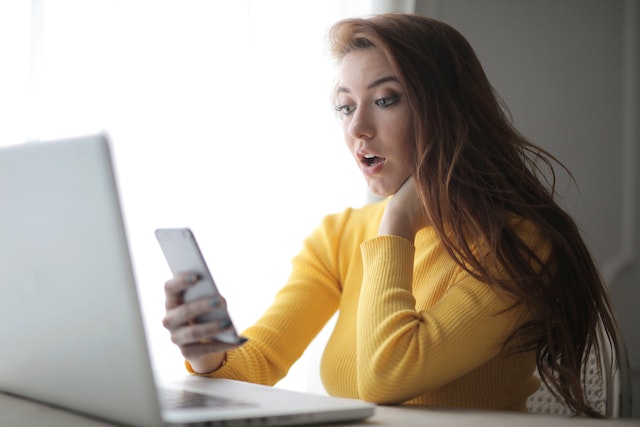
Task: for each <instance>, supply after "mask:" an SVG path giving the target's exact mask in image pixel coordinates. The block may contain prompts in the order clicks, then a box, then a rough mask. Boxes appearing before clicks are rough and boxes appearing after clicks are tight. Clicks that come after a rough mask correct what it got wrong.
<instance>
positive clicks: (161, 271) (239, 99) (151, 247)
mask: <svg viewBox="0 0 640 427" xmlns="http://www.w3.org/2000/svg"><path fill="white" fill-rule="evenodd" d="M368 3H369V2H368V1H364V0H351V1H343V0H330V1H327V0H324V1H321V2H320V1H319V2H306V1H299V0H289V1H273V0H270V1H250V0H244V1H241V0H233V1H227V2H219V1H211V0H184V1H177V0H171V1H167V0H91V1H86V0H56V1H46V0H32V1H31V2H30V3H29V2H26V1H8V2H3V3H2V6H0V32H1V33H0V43H1V44H0V47H1V48H2V50H1V51H0V52H1V53H2V57H3V67H2V77H1V78H0V90H1V94H2V96H0V98H2V100H0V114H1V117H2V122H3V125H2V127H0V141H2V144H7V143H18V142H22V141H25V140H28V139H43V140H47V139H52V138H59V137H64V136H71V135H80V134H85V133H93V132H98V131H101V130H105V131H106V132H107V133H108V134H109V135H110V136H111V139H112V143H113V152H114V157H115V161H116V168H117V173H118V178H119V184H120V190H121V198H122V201H123V207H124V212H125V220H126V223H127V226H128V232H129V238H130V245H131V250H132V256H133V261H134V267H135V271H136V275H137V279H138V287H139V291H140V295H141V299H142V304H143V309H144V314H145V321H146V326H147V329H148V333H149V340H150V347H151V351H152V355H153V359H154V362H155V364H156V367H157V368H159V369H163V370H176V371H179V372H181V371H182V369H183V368H182V366H181V364H182V357H181V356H180V354H179V352H178V350H177V348H175V347H174V346H173V344H171V343H170V341H169V338H168V334H167V333H166V331H165V330H164V329H163V328H162V326H161V323H160V322H161V319H162V316H163V314H164V294H163V289H162V286H163V283H164V281H165V280H166V279H167V278H168V277H169V270H168V268H167V267H166V265H165V263H164V259H163V258H162V254H161V252H160V249H159V247H158V245H157V243H156V241H155V238H154V234H153V231H154V229H155V228H156V227H170V226H189V227H191V228H192V229H193V230H194V231H195V233H196V235H197V237H198V240H199V242H200V245H201V247H202V248H203V250H204V252H205V257H206V258H207V260H208V262H209V265H210V267H211V269H212V270H213V274H214V277H215V278H216V281H217V282H218V284H219V287H220V288H221V290H222V292H223V294H224V295H225V297H226V298H227V300H228V304H229V307H230V310H231V314H232V317H233V318H234V320H235V322H236V323H237V326H238V328H239V329H243V328H245V327H246V326H249V325H250V324H251V323H253V321H255V320H256V318H257V317H258V316H259V315H261V314H262V312H263V311H264V309H265V308H266V307H267V306H268V305H269V304H270V302H271V300H272V298H273V296H274V294H275V292H276V291H277V290H278V289H279V288H280V287H281V286H282V285H283V284H284V282H285V281H286V279H287V277H288V274H289V269H290V259H291V258H292V257H293V256H294V255H295V254H296V253H297V252H298V250H299V249H300V247H301V243H302V240H303V239H304V238H305V237H306V236H307V235H308V234H309V233H310V232H311V231H312V229H313V228H314V227H315V226H316V225H317V224H318V222H319V221H320V219H321V217H322V216H323V215H325V214H327V213H330V212H335V211H340V210H342V209H344V208H345V207H347V206H359V205H362V204H363V203H364V202H365V197H366V191H365V185H364V180H363V179H362V177H361V176H360V174H359V172H358V171H357V169H356V167H355V166H354V165H353V161H352V160H351V158H350V156H349V154H348V152H347V150H346V148H345V146H344V144H343V141H342V135H341V130H340V126H339V124H338V122H337V119H336V118H335V117H334V115H333V112H332V110H331V104H330V99H329V96H330V90H331V88H332V86H333V83H334V76H335V72H336V70H335V68H334V65H333V64H332V63H331V61H330V59H329V58H328V56H327V54H326V50H325V34H326V31H327V29H328V27H329V26H330V25H331V23H333V22H334V21H336V20H337V19H339V18H342V17H346V16H351V15H357V14H365V13H368V12H369V10H368V8H367V7H368V6H367V5H368ZM316 356H317V355H314V356H309V357H314V358H316ZM305 357H307V356H305ZM305 360H306V359H305V358H304V357H303V360H301V361H300V362H299V363H298V364H297V365H296V367H294V370H293V371H292V372H295V371H296V370H298V373H297V374H296V375H290V377H289V378H287V379H286V380H285V381H283V382H282V383H281V385H282V386H284V387H289V388H296V389H311V390H317V387H318V386H317V383H316V384H311V385H310V383H307V378H306V375H307V374H306V372H307V370H308V369H307V364H308V362H305ZM313 363H317V362H316V361H315V359H314V362H313ZM312 372H313V373H312V374H311V375H310V378H312V380H311V382H313V381H316V382H317V380H315V379H313V378H314V377H317V367H314V368H313V369H312Z"/></svg>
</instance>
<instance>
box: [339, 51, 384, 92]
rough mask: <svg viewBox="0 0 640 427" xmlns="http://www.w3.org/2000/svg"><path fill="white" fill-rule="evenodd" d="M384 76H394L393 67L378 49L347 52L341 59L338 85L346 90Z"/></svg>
mask: <svg viewBox="0 0 640 427" xmlns="http://www.w3.org/2000/svg"><path fill="white" fill-rule="evenodd" d="M385 77H396V76H395V72H394V70H393V67H392V66H391V64H390V63H389V61H388V60H387V57H386V56H385V55H384V54H383V53H382V51H381V50H380V49H377V48H368V49H362V50H355V51H352V52H349V53H347V54H346V55H345V57H344V58H343V59H342V64H341V66H340V81H339V86H340V87H341V88H345V89H348V90H355V89H357V88H360V87H367V86H368V85H370V84H371V83H373V82H375V81H377V80H380V79H382V78H385Z"/></svg>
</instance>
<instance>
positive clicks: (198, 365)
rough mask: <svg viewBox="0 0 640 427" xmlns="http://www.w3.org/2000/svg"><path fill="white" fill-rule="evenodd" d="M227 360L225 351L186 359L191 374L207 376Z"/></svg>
mask: <svg viewBox="0 0 640 427" xmlns="http://www.w3.org/2000/svg"><path fill="white" fill-rule="evenodd" d="M226 361H227V353H226V352H221V353H210V354H207V355H206V356H203V357H198V358H194V359H191V360H188V362H189V364H188V367H191V369H189V370H190V371H191V373H192V374H195V375H202V376H207V375H209V374H212V373H213V372H215V371H217V370H218V369H220V368H222V367H223V366H224V364H225V362H226Z"/></svg>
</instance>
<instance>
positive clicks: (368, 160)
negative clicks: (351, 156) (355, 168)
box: [360, 154, 384, 166]
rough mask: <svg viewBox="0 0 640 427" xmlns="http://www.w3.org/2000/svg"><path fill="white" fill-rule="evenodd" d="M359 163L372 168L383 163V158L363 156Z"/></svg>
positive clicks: (369, 155)
mask: <svg viewBox="0 0 640 427" xmlns="http://www.w3.org/2000/svg"><path fill="white" fill-rule="evenodd" d="M360 161H361V162H362V163H364V164H365V165H367V166H374V165H377V164H379V163H382V162H384V158H382V157H378V156H374V155H373V154H365V155H364V156H363V157H362V159H361V160H360Z"/></svg>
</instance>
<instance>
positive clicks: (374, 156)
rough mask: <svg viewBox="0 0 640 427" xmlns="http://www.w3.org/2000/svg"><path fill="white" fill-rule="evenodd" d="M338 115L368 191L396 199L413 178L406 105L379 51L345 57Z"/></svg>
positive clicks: (373, 49) (337, 98)
mask: <svg viewBox="0 0 640 427" xmlns="http://www.w3.org/2000/svg"><path fill="white" fill-rule="evenodd" d="M336 110H338V113H339V114H340V115H341V117H342V129H343V132H344V138H345V141H346V142H347V146H348V148H349V150H350V151H351V154H352V155H353V157H354V158H355V160H356V163H357V164H358V166H359V167H360V170H361V171H362V174H363V175H364V177H365V180H366V181H367V184H368V186H369V189H370V190H371V192H372V193H373V194H375V195H377V196H380V197H387V196H390V195H392V194H394V193H395V192H396V191H397V190H398V189H399V188H400V186H401V185H402V184H403V183H404V182H405V181H406V180H407V179H408V178H409V177H410V176H411V174H412V164H413V161H412V154H411V153H412V151H411V130H410V128H411V126H410V118H409V117H410V116H409V106H408V105H407V99H406V97H405V95H404V91H403V88H402V85H401V84H400V81H399V80H398V76H396V75H395V73H394V71H393V69H392V67H391V65H390V64H389V62H388V61H387V59H386V57H385V56H384V54H383V53H382V52H381V51H380V50H379V49H377V48H368V49H363V50H357V51H353V52H350V53H348V54H347V55H346V56H345V57H344V59H343V60H342V67H341V71H340V76H339V82H338V90H337V96H336Z"/></svg>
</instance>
